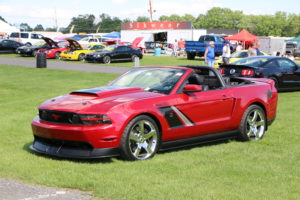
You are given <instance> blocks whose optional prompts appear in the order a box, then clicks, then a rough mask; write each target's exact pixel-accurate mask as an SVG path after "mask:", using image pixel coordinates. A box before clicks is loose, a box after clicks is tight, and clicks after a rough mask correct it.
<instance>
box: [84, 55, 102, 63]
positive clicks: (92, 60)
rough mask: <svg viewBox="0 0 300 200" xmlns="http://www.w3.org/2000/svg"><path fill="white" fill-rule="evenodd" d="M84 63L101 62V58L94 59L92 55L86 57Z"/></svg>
mask: <svg viewBox="0 0 300 200" xmlns="http://www.w3.org/2000/svg"><path fill="white" fill-rule="evenodd" d="M85 61H87V62H103V57H96V56H94V55H88V54H87V55H86V56H85Z"/></svg>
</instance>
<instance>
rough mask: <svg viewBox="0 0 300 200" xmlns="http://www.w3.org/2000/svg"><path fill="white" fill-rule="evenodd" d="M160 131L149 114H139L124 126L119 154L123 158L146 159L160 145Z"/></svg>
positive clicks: (154, 152) (152, 154)
mask: <svg viewBox="0 0 300 200" xmlns="http://www.w3.org/2000/svg"><path fill="white" fill-rule="evenodd" d="M160 139H161V135H160V131H159V129H158V126H157V124H156V122H155V121H154V120H153V119H152V118H151V117H149V116H146V115H140V116H138V117H136V118H134V119H133V120H131V121H130V122H129V123H128V125H127V126H126V128H125V130H124V132H123V135H122V139H121V145H120V146H121V156H122V158H123V159H125V160H146V159H148V158H151V157H153V156H154V155H155V154H156V152H157V151H158V148H159V145H160Z"/></svg>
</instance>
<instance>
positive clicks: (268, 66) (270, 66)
mask: <svg viewBox="0 0 300 200" xmlns="http://www.w3.org/2000/svg"><path fill="white" fill-rule="evenodd" d="M264 67H266V68H278V67H279V66H278V63H277V61H276V60H273V61H271V62H268V63H267V64H266V65H265V66H264Z"/></svg>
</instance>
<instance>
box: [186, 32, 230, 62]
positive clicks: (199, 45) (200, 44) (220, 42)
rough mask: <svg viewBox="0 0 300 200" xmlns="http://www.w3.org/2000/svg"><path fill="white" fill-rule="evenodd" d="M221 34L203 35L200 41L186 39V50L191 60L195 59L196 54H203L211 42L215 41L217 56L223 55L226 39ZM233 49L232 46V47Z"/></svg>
mask: <svg viewBox="0 0 300 200" xmlns="http://www.w3.org/2000/svg"><path fill="white" fill-rule="evenodd" d="M223 37H224V36H220V35H202V36H200V38H199V40H198V41H186V47H185V51H186V54H187V58H188V59H189V60H193V59H195V56H200V57H201V56H203V55H204V52H205V49H206V48H207V47H208V46H209V42H210V41H213V42H215V54H216V56H219V55H222V49H223V47H224V45H225V42H226V40H225V39H224V38H223ZM231 49H232V47H231Z"/></svg>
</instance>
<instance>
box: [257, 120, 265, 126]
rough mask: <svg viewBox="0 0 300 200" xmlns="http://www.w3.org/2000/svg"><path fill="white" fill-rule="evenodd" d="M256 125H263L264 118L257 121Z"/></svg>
mask: <svg viewBox="0 0 300 200" xmlns="http://www.w3.org/2000/svg"><path fill="white" fill-rule="evenodd" d="M256 125H257V126H264V125H265V121H264V120H262V121H258V122H257V123H256Z"/></svg>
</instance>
